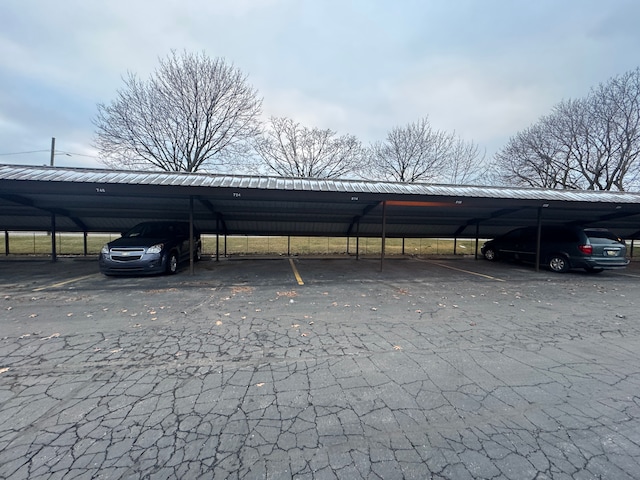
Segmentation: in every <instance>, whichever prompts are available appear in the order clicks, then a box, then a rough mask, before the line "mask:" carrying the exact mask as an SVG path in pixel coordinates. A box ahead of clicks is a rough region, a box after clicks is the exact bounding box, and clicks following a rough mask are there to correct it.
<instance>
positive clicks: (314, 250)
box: [0, 232, 475, 255]
mask: <svg viewBox="0 0 640 480" xmlns="http://www.w3.org/2000/svg"><path fill="white" fill-rule="evenodd" d="M118 237H119V235H118V234H111V235H109V234H98V233H89V234H87V254H88V255H97V254H98V253H99V252H100V249H101V248H102V246H103V245H104V244H105V243H107V242H109V241H111V240H115V239H116V238H118ZM51 245H52V242H51V235H48V234H46V233H17V232H15V233H14V232H11V233H10V234H9V253H11V254H17V255H47V254H49V253H50V252H51ZM202 245H203V253H204V254H205V255H214V254H215V253H216V236H215V235H203V237H202ZM358 245H359V252H360V255H379V254H380V250H381V245H382V242H381V239H380V238H360V239H359V241H358V240H357V239H356V238H349V239H347V238H344V237H341V238H338V237H286V236H282V237H281V236H270V237H253V236H229V237H227V238H226V239H225V237H224V236H222V235H221V236H220V237H219V245H218V251H219V254H220V255H224V254H225V252H226V254H227V255H287V254H290V255H334V254H347V253H350V254H355V253H356V248H358ZM453 247H454V241H453V240H452V239H437V238H410V239H409V238H408V239H405V240H404V250H403V240H402V239H399V238H388V239H387V240H386V249H385V253H386V254H387V255H401V254H402V253H403V252H404V254H406V255H451V254H453V253H454V252H453ZM474 251H475V242H474V241H473V240H468V239H464V240H458V241H457V247H456V253H457V254H459V255H461V254H465V253H468V254H473V253H474ZM56 252H57V254H58V255H82V254H83V253H84V237H83V235H82V234H72V233H58V234H56ZM5 253H6V242H5V234H4V232H2V233H0V254H2V255H4V254H5Z"/></svg>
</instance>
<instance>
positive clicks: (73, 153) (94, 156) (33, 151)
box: [0, 150, 100, 158]
mask: <svg viewBox="0 0 640 480" xmlns="http://www.w3.org/2000/svg"><path fill="white" fill-rule="evenodd" d="M50 151H51V150H30V151H28V152H11V153H0V156H9V155H25V154H28V153H43V152H50ZM55 154H56V155H58V154H62V155H73V156H78V157H89V158H100V157H98V156H97V155H87V154H86V153H77V152H65V151H63V150H56V151H55Z"/></svg>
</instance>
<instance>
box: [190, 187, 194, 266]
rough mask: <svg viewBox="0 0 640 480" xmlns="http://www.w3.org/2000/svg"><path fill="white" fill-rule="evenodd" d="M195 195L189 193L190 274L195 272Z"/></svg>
mask: <svg viewBox="0 0 640 480" xmlns="http://www.w3.org/2000/svg"><path fill="white" fill-rule="evenodd" d="M194 246H195V245H194V244H193V195H189V275H193V274H194V268H193V263H194V258H193V247H194Z"/></svg>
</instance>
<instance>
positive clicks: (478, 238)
mask: <svg viewBox="0 0 640 480" xmlns="http://www.w3.org/2000/svg"><path fill="white" fill-rule="evenodd" d="M478 243H480V222H478V223H476V252H475V259H476V260H478Z"/></svg>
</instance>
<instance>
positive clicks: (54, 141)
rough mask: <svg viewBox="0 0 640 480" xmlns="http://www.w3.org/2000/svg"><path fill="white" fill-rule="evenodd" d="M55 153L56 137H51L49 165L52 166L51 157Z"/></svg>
mask: <svg viewBox="0 0 640 480" xmlns="http://www.w3.org/2000/svg"><path fill="white" fill-rule="evenodd" d="M55 154H56V137H51V166H52V167H53V157H55Z"/></svg>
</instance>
